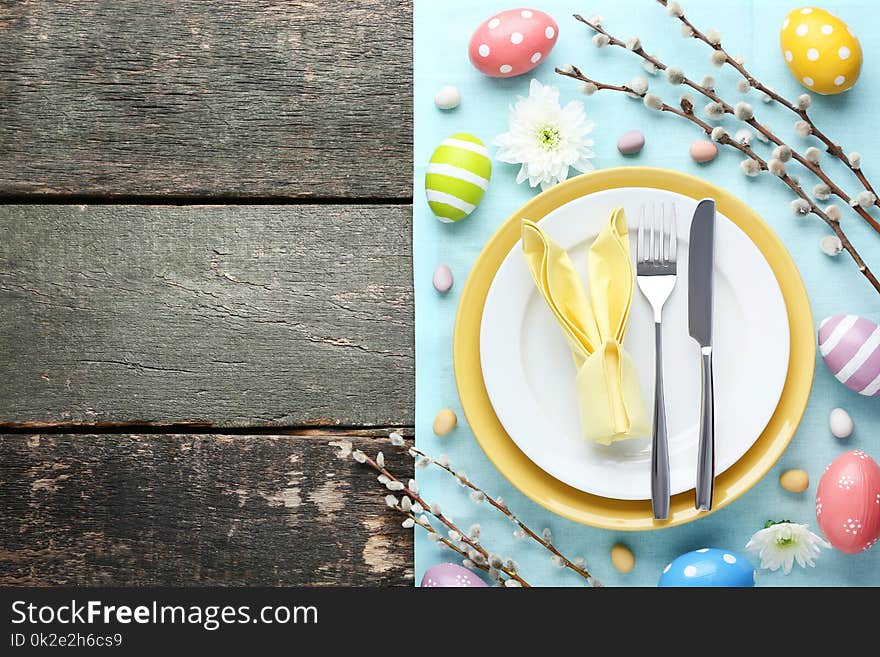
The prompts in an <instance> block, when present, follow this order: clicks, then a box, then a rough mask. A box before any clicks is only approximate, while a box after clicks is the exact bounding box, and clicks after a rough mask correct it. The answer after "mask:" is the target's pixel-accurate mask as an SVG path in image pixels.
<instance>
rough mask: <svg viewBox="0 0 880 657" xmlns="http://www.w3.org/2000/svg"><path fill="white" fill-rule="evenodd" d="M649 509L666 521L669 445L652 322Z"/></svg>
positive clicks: (658, 329)
mask: <svg viewBox="0 0 880 657" xmlns="http://www.w3.org/2000/svg"><path fill="white" fill-rule="evenodd" d="M651 506H652V508H653V510H654V518H655V519H657V520H666V519H667V518H668V517H669V444H668V442H667V434H666V402H665V401H664V399H663V329H662V326H661V324H660V322H654V433H653V440H652V443H651Z"/></svg>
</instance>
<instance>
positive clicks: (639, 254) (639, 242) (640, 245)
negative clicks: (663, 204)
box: [636, 204, 646, 264]
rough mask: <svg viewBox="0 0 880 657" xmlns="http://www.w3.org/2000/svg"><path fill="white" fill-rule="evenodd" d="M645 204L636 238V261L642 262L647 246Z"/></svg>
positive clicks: (640, 215)
mask: <svg viewBox="0 0 880 657" xmlns="http://www.w3.org/2000/svg"><path fill="white" fill-rule="evenodd" d="M645 212H646V209H645V206H644V204H643V205H642V211H641V212H640V213H639V235H638V237H637V238H636V262H637V263H639V264H641V263H642V262H644V259H645V258H644V255H645V251H644V249H645V247H644V239H645Z"/></svg>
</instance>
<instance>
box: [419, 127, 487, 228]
mask: <svg viewBox="0 0 880 657" xmlns="http://www.w3.org/2000/svg"><path fill="white" fill-rule="evenodd" d="M491 176H492V161H491V160H490V159H489V151H488V150H487V149H486V145H485V144H484V143H483V142H482V141H480V140H479V138H477V137H474V136H473V135H470V134H467V133H464V132H461V133H458V134H455V135H452V136H451V137H449V138H448V139H445V140H443V142H442V143H441V144H440V145H439V146H438V147H437V149H436V150H435V151H434V153H433V155H431V161H430V162H429V163H428V169H427V172H426V175H425V193H426V194H427V197H428V205H430V206H431V211H432V212H433V213H434V216H435V217H437V219H439V220H440V221H442V222H443V223H452V222H455V221H461V220H462V219H464V218H466V217H468V216H469V215H470V214H471V212H473V211H474V210H476V209H477V205H479V203H480V201H482V200H483V194H484V193H485V191H486V188H487V187H488V186H489V178H490V177H491Z"/></svg>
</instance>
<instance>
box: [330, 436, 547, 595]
mask: <svg viewBox="0 0 880 657" xmlns="http://www.w3.org/2000/svg"><path fill="white" fill-rule="evenodd" d="M332 444H333V445H334V446H335V447H339V449H340V455H344V456H348V455H351V457H352V458H354V460H355V461H357V462H358V463H363V464H365V465H368V466H370V467H371V468H373V470H375V471H376V472H378V473H379V474H380V475H384V476H385V477H386V478H387V481H388V482H396V483H397V484H398V486H397V487H396V488H397V490H398V491H399V492H400V493H402V494H405V495H407V496H408V497H409V498H410V500H411V501H412V502H416V503H418V504H419V506H421V507H422V509H423V510H424V513H426V514H430V515H432V516H433V517H434V518H436V519H437V520H439V521H440V522H441V523H443V524H444V525H445V526H446V528H447V529H449V531H450V532H453V533H454V535H456V536H458V540H459V541H460V542H461V543H462V544H463V545H466V546H467V547H468V548H470V550H471V551H472V552H473V553H476V554H478V555H480V557H482V559H481V561H485V563H486V565H489V566H491V562H492V559H491V557H492V556H493V555H490V554H489V552H488V551H486V549H485V548H484V547H482V546H481V545H480V544H479V543H478V542H477V541H475V540H474V539H472V538H470V537H469V536H468V535H467V534H466V533H465V532H463V531H462V530H461V529H459V528H458V527H457V526H456V525H455V523H453V522H452V520H450V519H449V517H448V516H446V515H445V514H444V513H443V512H442V511H441V510H440V509H439V508H438V507H436V506H434V505H431V504H429V503H428V502H426V501H425V500H424V499H423V498H422V497H420V496H419V493H418V491H417V490H413V487H412V486H409V485H407V484H405V483H404V482H402V481H400V480H399V479H397V477H395V476H394V475H393V474H391V472H389V471H388V470H387V469H386V468H385V466H384V465H380V464H379V463H378V462H377V461H376V460H374V459H372V458H370V457H369V456H367V455H366V454H365V453H364V452H362V451H361V450H354V451H351V443H349V442H336V443H332ZM386 487H387V483H386ZM389 490H392V489H391V488H389ZM392 492H394V491H392ZM394 506H395V507H396V506H398V504H396V503H395V505H394ZM401 508H402V507H401ZM413 522H414V523H415V524H419V525H421V526H422V527H423V528H427V527H430V523H428V524H427V525H425V524H423V523H422V521H421V520H419V519H418V518H416V517H413ZM431 529H432V530H433V527H431ZM450 538H452V536H450ZM451 542H452V541H449V542H447V543H446V544H447V545H449V543H451ZM459 553H460V554H462V553H464V554H465V556H467V557H468V558H469V559H470V561H471V562H472V563H473V564H474V565H475V566H476V565H482V564H478V563H477V561H475V559H474V558H471V557H470V556H469V555H468V554H467V551H465V550H463V549H462V550H461V551H460V552H459ZM494 569H495V570H497V571H499V572H502V573H504V574H505V575H507V577H508V578H509V579H510V580H512V581H513V582H515V583H516V584H517V585H519V586H521V587H524V588H529V587H530V584H529V583H528V582H527V581H526V580H524V579H523V578H522V577H520V575H519V574H518V573H517V572H516V570H515V569H513V568H509V567H507V566H506V565H504V564H500V567H494ZM486 570H487V572H488V569H486ZM505 585H506V586H511V583H510V582H505Z"/></svg>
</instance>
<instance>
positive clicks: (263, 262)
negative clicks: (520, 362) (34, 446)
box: [0, 206, 414, 430]
mask: <svg viewBox="0 0 880 657" xmlns="http://www.w3.org/2000/svg"><path fill="white" fill-rule="evenodd" d="M410 217H411V210H410V209H409V208H406V207H384V206H187V207H176V206H2V207H0V235H2V236H3V237H2V239H0V363H2V364H3V376H2V377H0V430H2V428H3V427H6V428H7V429H9V428H13V427H14V426H21V425H23V426H25V427H27V426H34V427H36V426H43V425H44V424H49V425H69V424H85V425H99V426H112V425H114V424H119V423H134V424H154V423H160V424H162V423H165V424H168V423H171V424H173V423H196V424H201V425H206V426H219V427H255V426H313V427H314V426H388V425H390V426H398V425H403V426H409V425H412V424H413V405H414V400H413V388H414V379H413V334H412V324H413V318H412V314H413V312H412V283H411V258H410V243H409V232H410V229H409V225H410Z"/></svg>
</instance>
